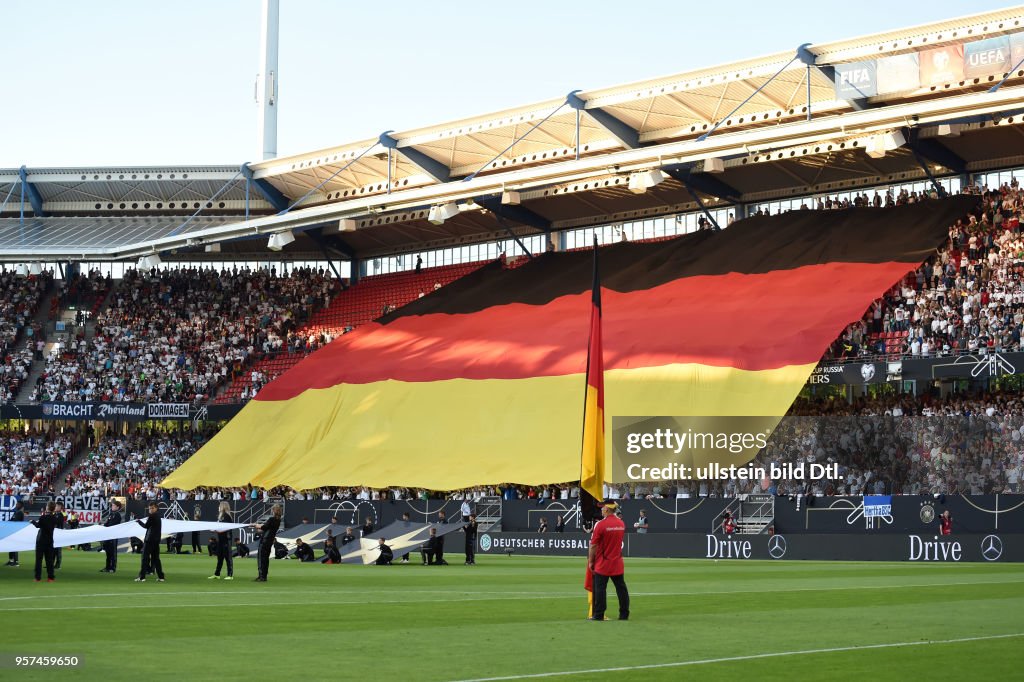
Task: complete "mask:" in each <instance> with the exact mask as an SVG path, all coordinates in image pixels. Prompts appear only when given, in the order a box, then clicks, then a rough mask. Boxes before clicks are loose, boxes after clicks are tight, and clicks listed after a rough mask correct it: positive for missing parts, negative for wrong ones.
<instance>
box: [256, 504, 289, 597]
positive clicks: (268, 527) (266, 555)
mask: <svg viewBox="0 0 1024 682" xmlns="http://www.w3.org/2000/svg"><path fill="white" fill-rule="evenodd" d="M270 511H271V516H270V518H269V519H267V521H266V523H264V524H263V525H262V526H260V527H259V529H260V531H261V533H262V535H261V536H260V549H259V553H258V554H257V557H258V559H259V563H258V566H257V570H258V571H259V574H258V575H257V576H256V578H255V580H254V581H253V582H257V583H265V582H267V571H269V570H270V550H271V549H273V547H274V543H275V542H276V541H277V531H279V530H281V514H282V510H281V505H279V504H275V505H274V506H273V507H271V509H270ZM255 527H256V525H255V524H253V528H255Z"/></svg>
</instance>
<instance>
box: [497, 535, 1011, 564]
mask: <svg viewBox="0 0 1024 682" xmlns="http://www.w3.org/2000/svg"><path fill="white" fill-rule="evenodd" d="M477 544H478V549H477V551H478V553H479V554H481V555H501V554H507V555H513V554H525V555H542V556H578V557H584V556H586V555H587V550H588V548H589V547H590V536H589V535H587V534H585V533H504V532H503V533H481V534H480V536H479V538H478V539H477ZM622 554H623V556H626V557H664V558H673V559H713V560H715V561H718V560H734V561H751V560H780V559H788V560H792V559H796V560H811V561H913V562H928V563H939V562H941V563H966V562H983V563H985V562H993V561H1002V562H1020V561H1024V535H1010V534H996V533H989V534H985V535H950V536H941V535H939V536H936V535H916V534H911V535H858V536H846V537H841V536H836V535H732V536H726V535H723V534H721V533H717V534H715V533H703V534H697V533H669V534H664V533H648V534H646V535H627V536H626V537H625V541H624V542H623V547H622ZM491 561H492V562H494V561H496V559H491ZM628 570H629V569H628V567H627V571H628Z"/></svg>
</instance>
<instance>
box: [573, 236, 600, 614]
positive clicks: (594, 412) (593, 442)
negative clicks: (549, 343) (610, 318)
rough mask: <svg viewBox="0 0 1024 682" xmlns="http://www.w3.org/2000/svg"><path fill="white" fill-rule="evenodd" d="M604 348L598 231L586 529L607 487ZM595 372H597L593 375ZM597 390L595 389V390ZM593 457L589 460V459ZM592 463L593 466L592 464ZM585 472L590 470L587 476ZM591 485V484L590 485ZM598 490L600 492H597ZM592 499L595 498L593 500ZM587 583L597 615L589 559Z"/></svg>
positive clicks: (587, 398)
mask: <svg viewBox="0 0 1024 682" xmlns="http://www.w3.org/2000/svg"><path fill="white" fill-rule="evenodd" d="M603 355H604V350H603V346H602V343H601V279H600V273H599V270H598V263H597V235H596V234H595V235H594V281H593V285H592V290H591V308H590V331H589V334H588V339H587V369H586V375H585V376H586V385H585V391H584V393H583V434H582V438H581V443H580V495H579V507H580V512H579V513H580V519H581V523H580V525H581V527H583V528H584V529H586V525H585V524H586V522H587V521H588V520H590V519H588V518H585V517H584V513H585V511H586V512H589V513H590V514H591V515H593V509H594V506H595V504H596V503H597V501H598V500H599V499H600V498H602V497H603V487H604V358H603ZM591 372H593V376H592V375H591ZM591 391H593V393H591ZM588 458H589V460H590V461H589V462H588ZM588 465H589V468H588ZM585 474H588V475H587V476H585ZM588 486H589V488H588ZM592 490H593V491H595V492H597V495H594V494H593V492H592ZM589 500H592V502H591V501H589ZM583 587H584V589H585V590H586V591H587V617H588V618H590V617H591V616H592V615H593V610H594V592H593V589H594V588H593V572H592V571H591V570H590V561H589V558H588V560H587V565H586V572H585V574H584V579H583Z"/></svg>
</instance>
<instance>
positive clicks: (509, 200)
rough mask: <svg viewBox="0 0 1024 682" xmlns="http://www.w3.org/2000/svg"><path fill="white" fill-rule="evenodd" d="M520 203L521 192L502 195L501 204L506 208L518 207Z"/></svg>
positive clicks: (509, 192)
mask: <svg viewBox="0 0 1024 682" xmlns="http://www.w3.org/2000/svg"><path fill="white" fill-rule="evenodd" d="M519 202H520V197H519V192H513V191H512V190H509V191H507V192H502V193H501V203H503V204H505V205H506V206H518V205H519Z"/></svg>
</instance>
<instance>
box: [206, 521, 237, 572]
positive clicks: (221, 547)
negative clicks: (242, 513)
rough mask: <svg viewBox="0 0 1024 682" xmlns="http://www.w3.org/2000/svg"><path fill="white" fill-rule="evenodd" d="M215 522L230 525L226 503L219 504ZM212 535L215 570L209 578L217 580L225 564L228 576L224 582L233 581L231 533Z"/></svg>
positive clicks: (224, 532) (233, 563)
mask: <svg viewBox="0 0 1024 682" xmlns="http://www.w3.org/2000/svg"><path fill="white" fill-rule="evenodd" d="M217 521H219V522H220V523H231V505H229V504H228V503H227V502H221V503H220V507H219V508H218V509H217ZM214 535H216V537H217V569H216V570H215V571H214V572H213V575H211V576H210V578H212V579H213V580H216V579H217V578H219V577H220V568H221V566H223V565H224V563H227V565H228V576H227V578H225V580H234V579H235V562H234V558H233V557H232V556H231V531H229V530H226V531H217V532H216V533H215V534H214Z"/></svg>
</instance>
